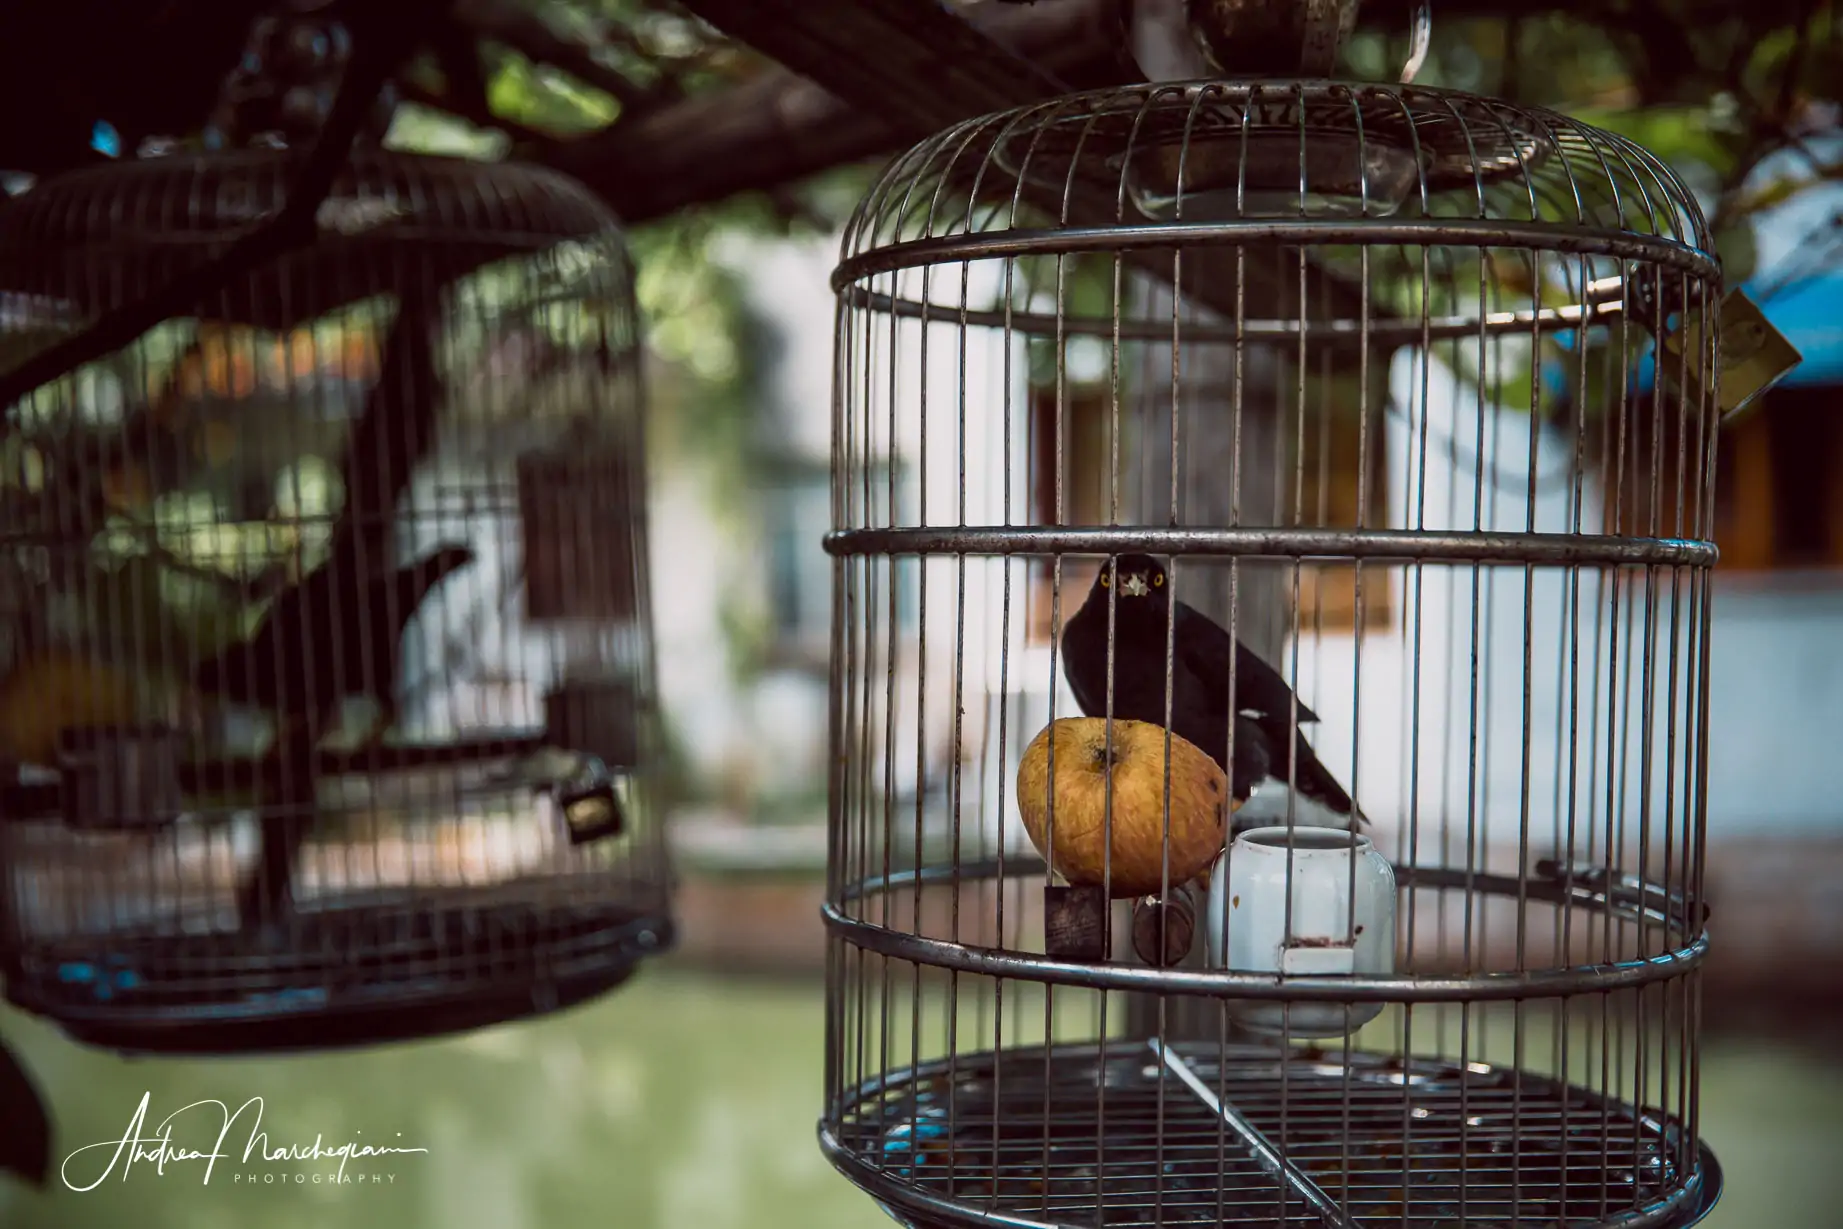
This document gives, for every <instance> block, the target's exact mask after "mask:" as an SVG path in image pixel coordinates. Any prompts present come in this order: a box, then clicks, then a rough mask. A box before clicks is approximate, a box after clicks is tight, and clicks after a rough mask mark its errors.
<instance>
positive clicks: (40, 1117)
mask: <svg viewBox="0 0 1843 1229" xmlns="http://www.w3.org/2000/svg"><path fill="white" fill-rule="evenodd" d="M0 1172H5V1173H10V1174H15V1175H17V1176H18V1177H20V1178H23V1179H24V1180H25V1181H27V1182H30V1183H31V1184H32V1185H33V1186H38V1187H42V1186H44V1185H45V1183H46V1181H47V1180H48V1179H49V1178H50V1176H51V1117H50V1115H49V1114H47V1113H46V1112H45V1102H44V1099H43V1098H42V1097H40V1096H39V1093H38V1089H37V1088H36V1087H34V1086H33V1083H32V1079H31V1077H30V1076H28V1075H27V1074H26V1071H25V1068H24V1067H22V1066H20V1064H19V1059H18V1058H16V1057H15V1056H14V1054H13V1051H12V1050H10V1049H8V1048H7V1047H6V1045H5V1044H0Z"/></svg>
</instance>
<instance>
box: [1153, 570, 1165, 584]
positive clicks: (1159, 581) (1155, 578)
mask: <svg viewBox="0 0 1843 1229" xmlns="http://www.w3.org/2000/svg"><path fill="white" fill-rule="evenodd" d="M1164 583H1165V578H1164V577H1163V576H1162V575H1160V574H1159V573H1157V572H1154V573H1152V584H1153V586H1154V587H1157V586H1158V585H1162V584H1164Z"/></svg>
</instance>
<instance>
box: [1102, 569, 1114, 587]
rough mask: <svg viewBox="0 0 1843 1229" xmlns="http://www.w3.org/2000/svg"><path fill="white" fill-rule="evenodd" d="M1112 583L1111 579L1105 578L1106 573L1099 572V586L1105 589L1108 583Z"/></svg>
mask: <svg viewBox="0 0 1843 1229" xmlns="http://www.w3.org/2000/svg"><path fill="white" fill-rule="evenodd" d="M1112 583H1113V582H1112V581H1110V580H1108V579H1107V573H1105V572H1102V573H1101V588H1103V589H1105V588H1106V587H1107V586H1108V585H1110V584H1112Z"/></svg>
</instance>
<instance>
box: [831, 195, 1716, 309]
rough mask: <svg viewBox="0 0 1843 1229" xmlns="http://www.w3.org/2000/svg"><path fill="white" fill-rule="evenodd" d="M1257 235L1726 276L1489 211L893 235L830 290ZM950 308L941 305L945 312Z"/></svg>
mask: <svg viewBox="0 0 1843 1229" xmlns="http://www.w3.org/2000/svg"><path fill="white" fill-rule="evenodd" d="M1252 243H1298V244H1310V245H1315V246H1316V245H1320V244H1337V243H1346V244H1354V245H1359V246H1362V247H1372V248H1373V247H1377V246H1382V245H1387V244H1397V245H1400V246H1406V247H1436V246H1438V247H1475V248H1494V247H1498V248H1529V249H1532V250H1535V251H1541V252H1543V253H1545V254H1553V253H1568V254H1570V255H1586V256H1617V257H1619V258H1621V259H1624V260H1633V261H1642V262H1645V263H1647V264H1651V265H1655V266H1659V267H1662V268H1667V269H1677V270H1680V271H1682V272H1685V273H1688V274H1691V275H1692V276H1694V277H1698V278H1704V279H1707V280H1709V281H1719V280H1720V278H1721V269H1720V267H1719V266H1718V265H1717V264H1716V263H1715V261H1714V260H1713V259H1712V258H1711V257H1709V256H1707V255H1705V254H1703V253H1702V252H1699V251H1697V250H1696V249H1695V248H1692V247H1690V246H1688V245H1687V244H1683V243H1679V242H1677V241H1676V240H1674V239H1667V238H1664V237H1662V236H1659V235H1635V234H1631V233H1629V232H1626V231H1617V230H1600V229H1596V228H1592V227H1585V226H1568V225H1566V224H1565V223H1564V224H1561V225H1557V224H1554V223H1547V222H1501V221H1496V220H1488V219H1482V218H1426V219H1421V220H1415V221H1406V222H1400V221H1393V220H1386V219H1381V218H1351V219H1344V218H1337V219H1322V218H1314V219H1309V220H1286V219H1281V220H1274V219H1267V218H1261V219H1258V220H1250V219H1236V220H1232V221H1226V222H1163V223H1158V224H1156V225H1143V226H1128V225H1120V226H1055V227H1042V228H1033V229H1018V230H1000V231H991V232H988V233H985V234H978V235H963V234H962V235H941V236H937V237H935V238H930V239H911V240H908V241H906V242H901V243H891V244H889V245H887V246H885V247H880V248H876V249H875V250H873V251H868V252H864V253H862V254H861V255H857V256H849V257H846V258H845V259H844V260H843V261H841V262H839V265H838V268H837V269H836V270H835V271H834V272H833V274H832V288H833V290H835V291H842V290H844V289H845V288H846V287H848V286H850V285H851V284H852V283H853V282H856V281H859V280H861V279H863V278H867V277H874V276H876V275H877V274H880V273H894V272H897V271H899V270H902V269H914V268H922V267H925V266H928V265H939V264H952V263H955V262H958V261H965V260H989V259H992V258H995V257H1006V256H1059V255H1065V254H1073V253H1076V252H1105V253H1109V254H1112V253H1117V252H1126V251H1136V250H1140V249H1145V248H1184V247H1208V246H1218V247H1220V246H1235V245H1238V244H1252ZM950 315H951V309H943V311H942V316H943V318H944V319H945V318H948V317H950Z"/></svg>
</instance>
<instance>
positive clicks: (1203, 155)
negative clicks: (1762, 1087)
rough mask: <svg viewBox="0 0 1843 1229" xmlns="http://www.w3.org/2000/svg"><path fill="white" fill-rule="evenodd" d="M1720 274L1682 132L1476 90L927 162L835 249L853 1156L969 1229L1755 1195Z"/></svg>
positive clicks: (839, 1065)
mask: <svg viewBox="0 0 1843 1229" xmlns="http://www.w3.org/2000/svg"><path fill="white" fill-rule="evenodd" d="M1709 253H1710V245H1709V236H1708V233H1707V230H1706V227H1705V224H1704V222H1703V219H1702V217H1701V214H1700V213H1699V211H1698V208H1697V206H1696V204H1695V202H1694V200H1693V198H1692V197H1691V196H1690V195H1689V194H1688V192H1687V191H1686V190H1685V189H1684V187H1683V186H1682V184H1681V183H1680V182H1679V181H1678V180H1677V179H1676V178H1675V177H1674V176H1673V175H1672V174H1671V172H1670V171H1669V170H1668V169H1667V168H1666V167H1665V166H1663V165H1662V164H1661V163H1660V162H1659V161H1658V160H1657V159H1656V158H1654V157H1652V156H1651V155H1649V154H1647V153H1646V152H1645V151H1644V150H1643V149H1641V148H1639V147H1637V146H1635V145H1634V144H1632V143H1631V142H1629V141H1627V140H1625V139H1622V138H1620V137H1618V136H1615V135H1612V134H1610V133H1607V132H1603V131H1599V130H1597V129H1594V128H1591V127H1589V126H1586V125H1583V124H1581V123H1577V122H1575V121H1572V120H1569V119H1567V118H1566V117H1564V116H1561V115H1559V114H1555V113H1552V112H1549V111H1545V110H1538V109H1532V108H1524V107H1517V106H1511V105H1508V104H1505V103H1501V102H1496V101H1491V100H1487V99H1483V98H1478V97H1472V96H1468V95H1465V94H1461V93H1456V92H1453V91H1448V90H1441V89H1428V88H1417V87H1395V86H1388V87H1383V86H1369V85H1345V84H1338V83H1332V82H1325V81H1268V82H1263V83H1258V84H1233V83H1227V82H1204V83H1173V84H1168V85H1146V86H1137V87H1132V88H1123V89H1118V90H1111V91H1105V92H1094V93H1087V94H1081V95H1075V96H1070V97H1067V98H1065V99H1062V100H1059V101H1055V102H1051V103H1046V104H1043V105H1039V106H1034V107H1030V108H1026V109H1021V110H1016V111H1012V112H1007V113H1002V114H996V115H991V116H987V117H984V118H981V119H977V120H972V121H969V122H966V123H963V124H961V125H959V126H958V127H955V128H953V129H951V130H949V131H946V132H943V133H941V134H940V135H938V136H936V137H934V138H932V139H930V140H927V141H924V142H923V143H921V144H919V145H917V146H916V147H915V148H913V149H912V150H910V151H909V152H908V153H907V154H905V155H903V156H901V157H899V158H898V159H896V160H895V161H894V162H893V163H892V164H891V166H890V168H889V169H888V170H887V171H886V172H885V173H884V174H883V176H882V178H881V179H880V180H879V182H878V183H877V184H876V185H875V187H874V188H873V189H872V191H871V192H870V193H869V195H868V196H867V197H866V198H865V199H864V201H863V202H862V203H861V205H860V207H859V209H858V211H857V213H856V215H855V217H854V219H853V221H852V223H851V224H850V226H849V228H848V229H847V231H846V235H845V239H844V244H843V255H842V262H841V264H840V265H839V267H838V269H837V271H836V273H835V275H834V286H835V288H836V290H837V292H838V295H839V298H840V322H839V333H838V338H839V340H838V358H837V383H836V388H837V398H836V403H835V413H834V423H833V425H834V458H835V460H834V465H835V470H834V488H833V500H834V521H835V531H834V532H833V533H832V534H831V535H830V536H829V537H828V540H827V549H828V550H829V551H830V552H831V554H832V556H833V558H834V565H835V573H834V576H835V593H836V611H835V616H834V618H835V622H834V628H835V633H834V635H835V639H834V647H833V675H832V677H833V688H834V690H833V711H834V741H833V751H834V754H833V764H834V775H833V779H832V782H831V790H832V807H831V813H832V816H833V833H832V844H831V862H830V865H831V875H830V884H829V889H828V894H827V903H826V906H825V919H826V923H827V926H828V929H829V933H830V955H829V960H828V968H829V971H830V976H829V994H828V1014H827V1038H826V1054H827V1063H826V1075H825V1081H826V1096H825V1105H824V1112H823V1117H822V1120H821V1124H820V1134H821V1139H822V1143H823V1146H824V1148H825V1150H826V1152H827V1154H828V1156H829V1157H830V1158H831V1159H832V1161H833V1163H834V1164H835V1165H836V1166H837V1167H838V1168H839V1169H840V1170H842V1171H843V1172H844V1173H845V1174H846V1175H848V1176H849V1177H850V1178H851V1179H852V1180H854V1181H855V1182H857V1183H858V1184H859V1185H861V1186H862V1187H864V1188H865V1189H866V1190H867V1191H868V1192H870V1193H871V1194H872V1195H873V1196H874V1197H875V1198H876V1199H877V1200H878V1201H880V1202H881V1203H882V1204H883V1205H884V1207H885V1208H886V1209H888V1210H889V1211H891V1212H892V1214H894V1215H895V1216H897V1218H898V1219H900V1220H903V1221H906V1222H909V1223H913V1224H917V1225H923V1224H925V1225H969V1226H970V1225H987V1224H1005V1225H1014V1226H1025V1225H1030V1226H1036V1225H1093V1224H1109V1225H1116V1224H1118V1225H1126V1224H1135V1225H1173V1224H1235V1225H1278V1224H1293V1223H1323V1224H1331V1225H1347V1226H1355V1225H1380V1224H1389V1225H1400V1226H1404V1227H1407V1226H1418V1227H1425V1229H1431V1227H1432V1226H1436V1225H1440V1226H1449V1225H1460V1224H1464V1225H1477V1226H1485V1225H1492V1226H1497V1225H1509V1224H1518V1225H1544V1226H1550V1225H1556V1226H1559V1225H1567V1226H1586V1225H1596V1226H1611V1225H1621V1226H1640V1225H1645V1226H1653V1225H1665V1224H1671V1225H1678V1224H1686V1223H1690V1222H1692V1221H1694V1220H1696V1219H1699V1218H1700V1217H1701V1215H1702V1214H1703V1213H1704V1212H1706V1210H1707V1208H1708V1207H1709V1206H1710V1205H1711V1204H1712V1203H1713V1201H1714V1198H1715V1196H1716V1194H1717V1191H1718V1188H1719V1171H1718V1169H1717V1168H1716V1166H1715V1162H1714V1159H1713V1157H1712V1156H1711V1155H1709V1154H1708V1153H1707V1152H1706V1151H1705V1150H1703V1149H1702V1147H1701V1145H1700V1144H1699V1142H1698V1136H1697V1126H1698V1101H1697V1071H1698V1050H1697V1027H1698V1024H1697V1022H1698V968H1699V966H1700V964H1701V962H1702V959H1703V956H1704V953H1705V951H1706V943H1707V938H1706V934H1705V930H1704V912H1705V911H1704V908H1703V897H1702V882H1703V880H1702V869H1703V868H1702V858H1703V847H1702V838H1703V827H1702V816H1703V798H1704V787H1705V782H1704V772H1705V767H1704V765H1705V759H1704V731H1705V729H1706V704H1707V698H1706V679H1707V660H1708V658H1707V653H1708V644H1707V629H1708V616H1709V596H1710V593H1709V577H1710V568H1711V565H1712V564H1713V562H1714V558H1715V550H1714V547H1713V545H1712V543H1711V542H1710V541H1709V538H1710V532H1709V525H1710V520H1709V517H1710V507H1711V492H1712V485H1713V484H1712V458H1713V451H1714V448H1713V445H1714V438H1715V430H1716V424H1717V420H1718V414H1717V403H1716V399H1715V396H1714V393H1713V391H1712V387H1713V386H1712V381H1713V378H1714V374H1715V343H1714V340H1713V332H1714V329H1713V328H1712V327H1704V324H1703V322H1707V321H1711V320H1713V319H1714V318H1715V309H1716V307H1717V302H1718V296H1719V294H1720V272H1719V268H1718V266H1717V263H1716V261H1715V259H1714V258H1713V257H1712V256H1711V255H1710V254H1709ZM1167 582H1168V583H1167ZM1173 596H1175V597H1176V598H1181V599H1183V601H1182V602H1181V603H1180V602H1178V601H1174V600H1172V597H1173ZM908 602H914V603H916V604H918V606H919V618H918V619H917V621H916V622H917V627H916V628H915V629H914V630H913V631H910V630H908V629H907V628H906V626H905V627H903V628H900V629H899V626H898V623H899V621H898V617H897V611H898V610H899V609H900V608H901V607H902V606H903V604H904V603H908ZM1084 608H1085V609H1086V612H1087V617H1086V618H1085V619H1084V620H1083V621H1082V623H1081V624H1080V626H1076V624H1074V623H1072V620H1075V619H1076V617H1077V615H1078V612H1082V611H1083V610H1084ZM1065 629H1069V630H1067V631H1065ZM1231 636H1232V637H1234V638H1235V639H1236V640H1238V641H1239V642H1240V643H1241V645H1242V646H1244V647H1245V648H1246V649H1248V650H1250V651H1251V652H1252V654H1253V657H1252V658H1247V657H1243V656H1241V655H1239V654H1237V653H1234V652H1231V651H1229V650H1230V646H1231V641H1230V637H1231ZM1275 688H1277V690H1275ZM1083 718H1086V719H1088V720H1086V721H1081V720H1070V719H1083ZM1096 719H1098V720H1096ZM1052 723H1055V724H1053V725H1052ZM1159 727H1168V728H1169V729H1170V731H1171V733H1170V734H1169V736H1167V733H1166V730H1165V729H1161V728H1159ZM1148 729H1149V730H1151V731H1153V733H1152V734H1149V735H1148V734H1147V730H1148ZM1225 768H1227V769H1228V770H1229V771H1227V772H1226V773H1225V771H1224V769H1225ZM1227 794H1232V795H1233V796H1234V798H1235V805H1234V806H1226V807H1225V806H1224V805H1223V803H1224V797H1225V795H1227ZM1352 799H1354V800H1355V801H1354V803H1353V801H1352ZM1228 813H1232V814H1233V819H1232V820H1230V819H1227V818H1226V815H1227V814H1228ZM1365 818H1366V819H1367V823H1363V822H1360V821H1362V820H1363V819H1365ZM1353 832H1355V833H1357V835H1356V836H1354V837H1353V835H1352V833H1353ZM1225 846H1226V848H1225ZM1052 867H1053V868H1054V869H1051V868H1052ZM1225 898H1226V902H1225Z"/></svg>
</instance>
